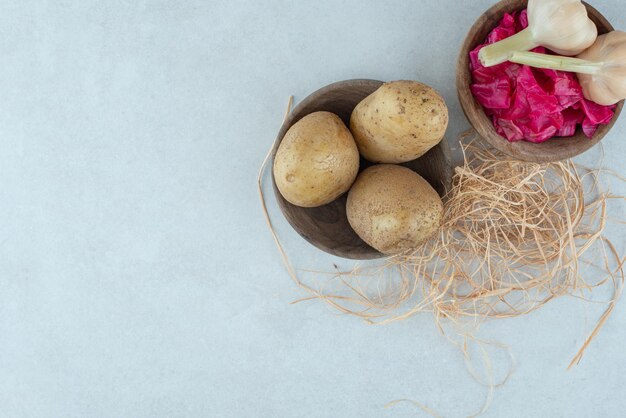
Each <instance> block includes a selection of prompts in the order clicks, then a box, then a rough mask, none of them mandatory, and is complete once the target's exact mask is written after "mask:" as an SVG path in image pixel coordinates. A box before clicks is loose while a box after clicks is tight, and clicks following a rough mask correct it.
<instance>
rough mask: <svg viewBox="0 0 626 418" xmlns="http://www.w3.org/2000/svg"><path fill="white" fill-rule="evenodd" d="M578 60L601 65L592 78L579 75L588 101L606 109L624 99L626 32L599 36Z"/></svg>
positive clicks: (625, 94) (587, 75)
mask: <svg viewBox="0 0 626 418" xmlns="http://www.w3.org/2000/svg"><path fill="white" fill-rule="evenodd" d="M578 58H580V59H582V60H585V61H595V62H602V63H603V65H602V68H600V69H599V70H598V71H597V72H596V73H594V74H579V75H578V80H579V81H580V84H581V85H582V87H583V93H584V94H585V97H586V98H587V99H589V100H591V101H593V102H596V103H598V104H601V105H605V106H607V105H612V104H615V103H617V102H619V101H620V100H623V99H626V32H619V31H614V32H610V33H608V34H606V35H602V36H599V37H598V40H597V41H596V43H594V44H593V46H592V47H591V48H589V49H588V50H586V51H585V52H583V53H582V54H580V55H579V56H578Z"/></svg>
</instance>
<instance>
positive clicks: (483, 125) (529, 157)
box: [456, 0, 624, 162]
mask: <svg viewBox="0 0 626 418" xmlns="http://www.w3.org/2000/svg"><path fill="white" fill-rule="evenodd" d="M527 4H528V1H527V0H503V1H501V2H499V3H497V4H496V5H495V6H493V7H492V8H490V9H489V10H487V11H486V12H485V13H484V14H483V15H482V16H480V18H479V19H478V20H477V21H476V23H474V26H472V28H471V29H470V31H469V33H468V34H467V36H466V38H465V42H464V43H463V46H462V47H461V53H460V54H459V58H458V64H457V70H456V87H457V92H458V95H459V101H460V102H461V107H462V108H463V112H464V113H465V116H466V117H467V119H468V120H469V122H470V124H471V125H472V126H473V127H474V129H476V131H477V132H478V133H479V134H480V136H481V137H482V138H484V139H485V140H486V141H487V142H489V143H490V144H491V145H492V146H493V147H495V148H496V149H498V150H500V151H502V152H504V153H506V154H508V155H510V156H512V157H515V158H517V159H520V160H524V161H533V162H551V161H560V160H564V159H567V158H572V157H575V156H576V155H579V154H581V153H583V152H585V151H587V150H588V149H589V148H591V147H593V146H594V145H596V144H597V143H598V142H600V140H601V139H602V138H604V137H605V136H606V134H607V133H608V132H609V131H610V130H611V128H612V127H613V125H614V124H615V121H617V118H618V117H619V115H620V113H621V111H622V107H623V106H624V101H621V102H620V103H619V104H618V106H617V108H616V109H615V116H613V120H612V121H611V123H610V124H608V125H601V126H600V127H599V128H598V130H597V131H596V133H595V135H594V136H593V138H588V137H587V136H585V134H584V133H583V132H582V129H581V128H580V127H579V128H578V130H577V131H576V134H575V135H574V136H573V137H568V138H552V139H549V140H548V141H546V142H544V143H541V144H534V143H531V142H526V141H519V142H509V141H508V140H507V139H506V138H503V137H501V136H500V135H499V134H498V133H497V132H496V130H495V128H494V126H493V123H492V121H491V119H490V118H489V117H487V115H486V114H485V111H484V110H483V108H482V106H481V105H480V103H478V101H476V99H475V98H474V96H473V95H472V92H471V91H470V84H471V82H472V75H471V73H470V61H469V53H470V51H471V50H473V49H474V48H475V47H476V46H478V45H479V44H481V43H483V42H484V41H485V39H486V38H487V35H488V34H489V32H490V31H491V30H492V29H493V28H494V27H496V25H497V24H498V22H500V20H501V19H502V17H503V16H504V13H507V12H508V13H511V12H514V11H520V10H523V9H525V8H526V6H527ZM585 6H586V7H587V11H588V14H589V17H590V18H591V20H592V21H593V22H594V23H595V24H596V26H597V27H598V32H599V33H600V34H604V33H607V32H610V31H612V30H613V26H611V24H610V23H609V22H608V21H607V20H606V18H605V17H604V16H602V14H601V13H600V12H598V11H597V10H596V9H594V8H593V7H591V6H590V5H588V4H587V3H585Z"/></svg>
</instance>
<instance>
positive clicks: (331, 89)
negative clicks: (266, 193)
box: [272, 80, 452, 260]
mask: <svg viewBox="0 0 626 418" xmlns="http://www.w3.org/2000/svg"><path fill="white" fill-rule="evenodd" d="M382 84H383V82H382V81H376V80H347V81H341V82H338V83H334V84H331V85H328V86H326V87H324V88H322V89H320V90H318V91H316V92H315V93H313V94H311V95H310V96H308V97H307V98H306V99H304V100H303V101H302V102H301V103H300V104H298V105H297V106H296V107H295V108H294V109H293V111H292V112H291V114H290V115H289V116H288V117H287V119H286V120H285V122H284V124H283V126H282V127H281V129H280V131H279V133H278V137H277V141H276V147H275V148H274V151H273V155H272V162H273V161H274V158H275V156H276V150H277V148H278V145H279V144H280V142H281V141H282V140H283V138H284V137H285V134H286V133H287V131H288V130H289V128H291V127H292V126H293V125H294V124H295V123H296V122H298V121H300V120H301V119H302V118H303V117H305V116H307V115H309V114H311V113H314V112H318V111H328V112H332V113H334V114H336V115H338V116H339V117H340V118H341V119H342V120H343V122H344V123H345V124H346V125H347V126H349V122H350V116H351V114H352V111H353V110H354V108H355V107H356V106H357V104H359V103H360V102H361V101H362V100H363V99H364V98H366V97H367V96H369V95H370V94H371V93H373V92H375V91H376V90H377V89H378V88H379V87H380V86H381V85H382ZM371 165H372V163H370V162H368V161H366V160H364V159H363V158H361V163H360V170H361V171H362V170H364V169H365V168H367V167H369V166H371ZM401 165H403V166H405V167H408V168H410V169H411V170H413V171H415V172H416V173H418V174H420V175H421V176H422V177H423V178H424V179H426V180H427V181H428V182H429V183H430V184H431V185H432V186H433V187H434V188H435V190H436V191H437V192H438V194H439V195H440V196H443V195H444V194H445V192H446V190H447V189H448V188H449V186H450V182H451V178H452V164H451V159H450V150H449V147H448V144H447V142H446V140H445V138H444V140H443V141H441V142H440V143H439V144H438V145H436V146H435V147H434V148H432V149H431V150H430V151H428V152H427V153H426V154H425V155H423V156H422V157H420V158H418V159H416V160H413V161H410V162H407V163H403V164H401ZM272 182H273V186H274V192H275V195H276V199H277V200H278V205H279V207H280V209H281V211H282V213H283V214H284V216H285V218H286V219H287V221H288V222H289V224H290V225H291V226H292V227H293V228H294V229H295V230H296V231H297V232H298V233H299V234H300V235H301V236H302V237H303V238H304V239H306V240H307V241H308V242H310V243H311V244H313V245H314V246H316V247H317V248H319V249H321V250H323V251H325V252H327V253H329V254H332V255H335V256H339V257H344V258H349V259H358V260H367V259H376V258H381V257H384V255H383V254H381V253H380V252H378V251H377V250H375V249H373V248H372V247H370V246H369V245H367V244H366V243H365V242H364V241H363V240H362V239H361V238H359V236H358V235H357V234H356V233H355V232H354V230H353V229H352V228H351V227H350V224H349V223H348V218H347V216H346V200H347V194H344V195H343V196H341V197H339V198H338V199H336V200H334V201H333V202H331V203H329V204H326V205H324V206H319V207H314V208H305V207H300V206H296V205H293V204H292V203H290V202H288V201H287V200H286V199H285V198H284V197H283V196H282V195H281V193H280V191H279V189H278V187H277V185H276V179H275V178H274V174H272Z"/></svg>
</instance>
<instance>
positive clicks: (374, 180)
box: [346, 164, 443, 255]
mask: <svg viewBox="0 0 626 418" xmlns="http://www.w3.org/2000/svg"><path fill="white" fill-rule="evenodd" d="M346 211H347V215H348V221H349V222H350V225H351V226H352V229H354V231H355V232H356V233H357V235H358V236H359V237H361V239H362V240H363V241H365V242H366V243H368V244H369V245H370V246H372V247H373V248H375V249H377V250H378V251H380V252H381V253H383V254H387V255H394V254H399V253H402V252H405V251H407V250H412V249H415V248H417V247H418V246H419V245H421V244H423V243H424V242H425V241H426V240H428V239H429V238H430V237H431V236H433V234H435V233H436V232H437V230H438V229H439V227H440V226H441V221H442V218H443V202H442V201H441V198H440V197H439V195H438V194H437V192H436V191H435V189H433V188H432V186H431V185H430V184H428V182H427V181H426V180H424V179H423V178H422V177H421V176H420V175H419V174H417V173H415V172H413V171H411V170H410V169H408V168H405V167H401V166H397V165H391V164H381V165H376V166H373V167H370V168H368V169H366V170H364V171H363V172H362V173H361V174H359V176H358V177H357V179H356V182H355V183H354V185H353V186H352V188H351V189H350V193H349V194H348V204H347V207H346Z"/></svg>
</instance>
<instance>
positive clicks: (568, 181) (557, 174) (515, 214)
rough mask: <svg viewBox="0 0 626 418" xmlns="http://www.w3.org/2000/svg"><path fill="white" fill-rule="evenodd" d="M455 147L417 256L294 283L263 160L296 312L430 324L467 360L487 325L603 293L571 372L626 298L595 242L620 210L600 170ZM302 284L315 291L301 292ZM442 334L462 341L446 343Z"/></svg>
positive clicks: (602, 246)
mask: <svg viewBox="0 0 626 418" xmlns="http://www.w3.org/2000/svg"><path fill="white" fill-rule="evenodd" d="M460 143H461V149H462V151H463V163H462V164H461V165H460V166H458V167H457V168H456V169H455V175H454V178H453V185H452V188H451V190H450V191H449V192H448V194H447V195H446V196H445V198H444V201H445V213H444V221H443V225H442V227H441V229H440V231H439V233H438V234H437V236H436V237H434V238H433V239H432V240H430V241H429V242H428V243H427V244H426V245H424V246H422V247H421V248H419V249H417V250H416V251H415V252H412V253H408V254H402V255H399V256H395V257H391V258H388V259H386V260H384V261H383V262H381V263H378V264H366V265H365V266H361V265H357V266H355V267H354V268H352V269H350V270H349V271H346V272H341V271H335V272H315V271H304V270H302V271H298V272H296V270H295V269H294V268H293V266H292V265H291V263H290V261H289V258H288V257H287V255H286V253H285V251H284V248H283V246H282V245H281V243H280V240H279V239H278V237H277V235H276V232H275V231H274V228H273V227H272V224H271V220H270V218H269V215H268V213H267V209H266V207H265V201H264V196H263V190H262V187H261V185H262V183H261V181H262V177H263V173H264V169H265V166H266V164H267V160H268V158H269V155H270V154H271V150H270V153H268V157H266V160H265V161H264V163H263V166H262V168H261V171H260V173H259V193H260V195H261V200H262V202H263V208H264V212H265V215H266V219H267V222H268V225H269V226H270V230H271V232H272V235H273V237H274V240H275V241H276V244H277V246H278V249H279V251H280V253H281V255H282V257H283V261H284V262H285V265H286V266H287V270H288V272H289V274H290V276H291V277H292V279H293V280H294V281H295V283H296V284H297V285H298V286H300V287H301V288H303V289H304V290H305V291H306V292H307V293H308V294H309V296H308V297H306V298H303V299H300V300H298V301H296V302H295V303H297V302H302V301H305V300H312V299H320V300H323V301H325V302H326V303H328V304H330V305H331V306H332V307H333V308H335V309H337V310H339V311H340V312H342V313H345V314H350V315H355V316H358V317H360V318H363V319H364V320H365V321H366V322H368V323H370V324H388V323H391V322H394V321H399V320H404V319H407V318H410V317H411V316H413V315H416V314H419V313H424V312H430V313H432V314H433V315H434V318H435V323H436V325H437V326H438V327H439V329H440V330H441V331H442V332H443V333H444V335H446V336H447V337H448V338H449V339H450V340H451V341H452V342H454V343H455V344H457V345H459V346H460V347H461V349H462V350H463V352H464V353H465V354H466V359H467V358H468V354H467V352H468V350H467V344H468V339H473V340H474V341H475V342H476V341H477V340H476V339H475V338H473V335H474V332H475V331H476V330H477V329H478V327H479V326H480V324H481V323H482V322H484V321H485V320H487V319H502V318H511V317H516V316H521V315H526V314H528V313H530V312H533V311H535V310H536V309H538V308H540V307H542V306H544V305H545V304H546V303H548V302H550V301H552V300H554V299H556V298H559V297H562V296H566V295H569V296H573V297H576V298H580V299H583V300H590V298H591V295H592V292H593V290H594V289H597V288H598V287H601V286H610V288H611V290H612V295H613V296H612V297H611V298H610V299H609V300H607V301H605V302H604V303H606V304H607V309H606V311H605V312H604V314H603V315H602V317H601V318H600V320H599V322H598V323H597V325H596V327H595V328H594V329H593V331H592V332H591V333H590V335H589V337H588V338H587V339H586V341H585V342H584V344H583V345H582V347H581V348H580V350H579V351H578V353H577V354H576V356H575V357H574V358H573V360H572V362H571V363H570V365H569V367H572V366H573V365H574V364H578V363H579V362H580V361H581V359H582V358H583V355H584V353H585V351H586V350H587V348H588V347H589V344H590V343H591V341H592V340H593V339H594V338H595V337H596V336H597V334H598V332H599V331H600V329H601V328H602V327H603V325H604V324H605V323H606V321H607V320H608V319H609V317H610V315H611V313H612V312H613V310H614V308H615V305H616V303H617V301H618V300H619V298H620V296H621V293H622V289H623V284H624V280H625V273H624V262H625V261H626V258H625V257H624V256H623V255H621V254H620V253H619V251H618V249H617V248H616V247H615V246H614V245H613V243H612V242H610V241H609V240H608V239H607V238H606V237H604V236H603V233H604V231H605V228H606V225H607V221H608V217H607V205H608V203H609V202H610V201H612V200H622V201H623V200H624V199H625V198H624V197H620V196H612V195H610V194H608V193H603V192H602V191H601V190H600V188H599V180H598V176H599V174H600V171H599V170H590V169H587V168H584V167H582V166H577V165H575V164H574V163H573V162H572V161H564V162H556V163H550V164H537V163H528V162H521V161H517V160H515V159H513V158H511V157H508V156H506V155H504V154H502V153H500V152H499V151H496V150H494V149H489V148H485V147H483V146H481V145H479V144H478V141H477V134H476V133H475V132H474V131H470V132H467V133H465V134H463V135H462V137H461V138H460ZM609 174H610V173H609ZM615 177H616V178H618V179H620V180H622V181H623V178H621V177H620V176H619V175H615ZM618 222H619V223H622V222H620V221H618ZM298 273H300V276H299V275H298ZM305 276H307V277H308V276H313V279H309V280H306V282H307V283H305V279H304V277H305ZM312 282H313V283H315V285H314V284H313V283H312ZM444 326H450V327H452V328H453V329H454V331H455V333H453V334H456V335H457V336H462V339H461V340H460V341H459V340H454V339H453V337H451V336H450V335H449V333H446V332H444ZM481 344H482V343H481ZM481 349H482V347H481ZM483 351H484V350H483ZM487 361H488V359H484V364H485V366H488V367H490V365H489V364H488V363H487ZM470 371H471V370H470ZM475 377H476V376H475ZM507 378H508V376H507ZM477 380H479V379H478V378H477ZM489 380H492V379H491V378H490V379H489ZM505 380H506V379H505ZM502 383H504V382H501V383H499V384H502ZM484 384H485V386H487V387H489V388H490V394H489V396H488V401H487V402H486V404H485V406H484V407H483V408H482V409H481V412H480V413H482V412H484V411H485V410H486V408H487V407H488V403H489V401H490V397H491V394H492V391H493V388H494V387H496V386H498V385H499V384H495V383H494V382H492V381H489V382H484ZM410 402H413V401H410ZM416 405H418V406H419V407H420V408H422V409H423V410H424V411H426V412H428V413H431V412H432V411H430V410H429V409H428V408H426V407H424V406H422V405H419V404H416ZM433 415H435V414H434V413H433Z"/></svg>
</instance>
